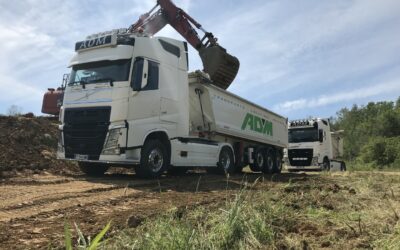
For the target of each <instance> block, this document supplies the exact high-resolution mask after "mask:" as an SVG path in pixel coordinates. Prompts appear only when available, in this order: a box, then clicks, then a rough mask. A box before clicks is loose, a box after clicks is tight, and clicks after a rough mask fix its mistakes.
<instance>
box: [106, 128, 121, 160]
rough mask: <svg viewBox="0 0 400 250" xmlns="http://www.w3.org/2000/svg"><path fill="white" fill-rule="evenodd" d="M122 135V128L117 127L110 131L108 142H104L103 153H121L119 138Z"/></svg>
mask: <svg viewBox="0 0 400 250" xmlns="http://www.w3.org/2000/svg"><path fill="white" fill-rule="evenodd" d="M120 135H121V128H115V129H111V130H110V131H108V136H107V139H106V143H104V147H103V151H102V154H105V155H119V154H120V150H119V145H118V140H119V136H120Z"/></svg>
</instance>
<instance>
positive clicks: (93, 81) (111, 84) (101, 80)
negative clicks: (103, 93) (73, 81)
mask: <svg viewBox="0 0 400 250" xmlns="http://www.w3.org/2000/svg"><path fill="white" fill-rule="evenodd" d="M103 81H109V82H110V86H111V87H114V79H112V78H109V77H105V78H99V79H95V80H92V81H90V82H91V83H95V82H103Z"/></svg>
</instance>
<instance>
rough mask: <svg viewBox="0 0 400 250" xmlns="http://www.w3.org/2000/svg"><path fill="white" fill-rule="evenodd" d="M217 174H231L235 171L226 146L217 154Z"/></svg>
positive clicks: (230, 153)
mask: <svg viewBox="0 0 400 250" xmlns="http://www.w3.org/2000/svg"><path fill="white" fill-rule="evenodd" d="M217 165H218V170H219V171H218V172H220V173H229V174H232V173H234V171H235V160H234V158H233V153H232V150H231V149H230V148H229V147H228V146H224V147H222V149H221V152H220V153H219V161H218V164H217Z"/></svg>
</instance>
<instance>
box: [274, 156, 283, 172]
mask: <svg viewBox="0 0 400 250" xmlns="http://www.w3.org/2000/svg"><path fill="white" fill-rule="evenodd" d="M281 172H282V156H281V154H280V153H276V157H275V165H274V170H273V173H274V174H280V173H281Z"/></svg>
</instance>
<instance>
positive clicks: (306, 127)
mask: <svg viewBox="0 0 400 250" xmlns="http://www.w3.org/2000/svg"><path fill="white" fill-rule="evenodd" d="M288 127H289V147H288V148H287V150H285V159H284V162H285V166H286V168H287V170H289V171H296V170H304V169H314V170H326V171H329V170H340V171H345V170H346V164H345V162H344V161H343V160H342V154H343V138H342V136H341V135H342V132H343V131H336V132H332V131H331V128H330V124H329V120H328V119H321V118H312V119H305V120H297V121H291V122H289V124H288Z"/></svg>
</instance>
